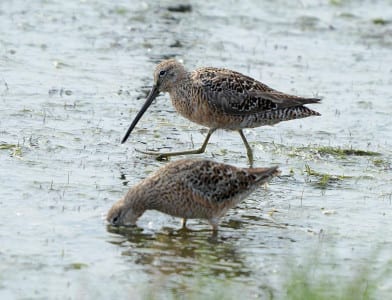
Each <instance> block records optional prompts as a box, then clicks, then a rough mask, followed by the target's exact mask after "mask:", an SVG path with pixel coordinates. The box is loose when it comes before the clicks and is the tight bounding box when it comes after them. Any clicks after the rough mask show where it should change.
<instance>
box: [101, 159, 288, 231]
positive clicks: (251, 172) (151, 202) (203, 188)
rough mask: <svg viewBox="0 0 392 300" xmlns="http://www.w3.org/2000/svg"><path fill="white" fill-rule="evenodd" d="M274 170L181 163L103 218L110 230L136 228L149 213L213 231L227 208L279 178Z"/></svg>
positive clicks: (143, 184)
mask: <svg viewBox="0 0 392 300" xmlns="http://www.w3.org/2000/svg"><path fill="white" fill-rule="evenodd" d="M279 173H280V172H279V170H278V168H277V167H272V168H250V169H247V168H237V167H234V166H230V165H227V164H222V163H216V162H213V161H210V160H197V159H184V160H178V161H175V162H172V163H169V164H167V165H165V166H164V167H162V168H160V169H159V170H158V171H156V172H155V173H153V174H152V175H150V176H149V177H147V178H145V179H144V180H142V181H141V182H139V183H138V184H136V185H135V186H134V187H133V188H131V189H130V190H129V191H128V193H127V194H126V195H125V196H124V197H123V198H122V199H120V200H118V201H117V202H116V203H115V204H114V205H113V206H112V208H111V209H110V210H109V212H108V214H107V221H108V222H109V223H110V224H112V225H114V226H122V225H123V226H127V225H136V221H137V219H138V218H139V217H140V216H141V215H142V214H143V213H144V212H145V211H146V210H149V209H154V210H158V211H161V212H163V213H166V214H169V215H172V216H175V217H181V218H183V227H185V224H186V220H187V219H195V218H197V219H207V220H208V221H209V223H210V224H211V225H212V229H213V231H217V230H218V223H219V219H220V218H221V217H223V216H224V215H225V213H226V212H227V210H228V209H229V208H232V207H234V206H236V205H237V204H238V203H239V202H240V201H241V200H243V199H244V198H245V197H246V196H247V195H249V194H250V193H251V192H252V191H254V190H255V189H256V188H257V187H258V186H260V185H262V184H263V183H266V182H268V181H269V180H270V179H271V178H272V177H274V176H277V175H278V174H279Z"/></svg>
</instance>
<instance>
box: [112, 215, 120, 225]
mask: <svg viewBox="0 0 392 300" xmlns="http://www.w3.org/2000/svg"><path fill="white" fill-rule="evenodd" d="M118 219H119V218H118V216H115V217H114V218H113V219H112V224H113V225H117V222H118Z"/></svg>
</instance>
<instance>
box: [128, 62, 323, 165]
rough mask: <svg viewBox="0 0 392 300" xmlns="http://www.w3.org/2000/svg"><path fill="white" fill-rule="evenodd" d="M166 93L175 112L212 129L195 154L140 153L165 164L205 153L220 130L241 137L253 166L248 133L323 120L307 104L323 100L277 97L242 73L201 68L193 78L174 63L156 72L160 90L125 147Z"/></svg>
mask: <svg viewBox="0 0 392 300" xmlns="http://www.w3.org/2000/svg"><path fill="white" fill-rule="evenodd" d="M160 92H168V93H169V94H170V98H171V101H172V104H173V106H174V107H175V109H176V110H177V111H178V112H179V113H180V114H181V115H182V116H184V117H185V118H187V119H189V120H191V121H193V122H195V123H197V124H200V125H202V126H206V127H208V128H209V131H208V134H207V136H206V138H205V140H204V143H203V145H202V146H201V147H200V148H198V149H195V150H190V151H179V152H170V153H160V152H155V151H139V152H142V153H146V154H150V155H156V156H157V159H164V158H167V157H170V156H174V155H185V154H198V153H203V152H204V151H205V149H206V147H207V144H208V141H209V139H210V137H211V135H212V133H213V132H214V131H215V130H217V129H227V130H235V131H238V132H239V134H240V136H241V138H242V141H243V143H244V144H245V147H246V150H247V156H248V159H249V163H250V166H252V165H253V153H252V149H251V147H250V146H249V144H248V141H247V140H246V138H245V135H244V133H243V129H244V128H254V127H259V126H264V125H274V124H276V123H279V122H281V121H287V120H293V119H300V118H306V117H309V116H319V115H320V114H319V113H318V112H316V111H314V110H311V109H309V108H307V107H305V106H304V105H305V104H310V103H318V102H319V101H320V99H317V98H303V97H298V96H293V95H288V94H285V93H282V92H279V91H276V90H274V89H272V88H270V87H269V86H267V85H265V84H263V83H261V82H259V81H257V80H255V79H253V78H251V77H249V76H246V75H243V74H241V73H238V72H235V71H231V70H227V69H219V68H211V67H206V68H200V69H197V70H195V71H192V72H188V71H187V70H186V69H185V68H184V66H183V65H182V64H181V63H180V62H178V61H176V60H174V59H169V60H164V61H162V62H161V63H160V64H158V65H157V67H156V69H155V72H154V85H153V87H152V89H151V91H150V93H149V95H148V97H147V100H146V102H145V104H144V105H143V107H142V108H141V110H140V111H139V113H138V114H137V115H136V117H135V119H134V120H133V122H132V124H131V126H130V127H129V129H128V131H127V133H126V134H125V136H124V138H123V139H122V141H121V143H124V142H125V141H126V140H127V139H128V137H129V135H130V134H131V132H132V130H133V129H134V127H135V126H136V124H137V123H138V121H139V120H140V118H141V117H142V116H143V114H144V113H145V111H146V110H147V108H148V107H149V106H150V105H151V103H152V102H153V100H154V99H155V98H156V97H157V96H158V95H159V93H160Z"/></svg>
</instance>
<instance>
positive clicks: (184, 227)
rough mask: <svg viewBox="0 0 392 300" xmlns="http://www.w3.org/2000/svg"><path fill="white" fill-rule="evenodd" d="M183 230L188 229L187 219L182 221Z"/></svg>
mask: <svg viewBox="0 0 392 300" xmlns="http://www.w3.org/2000/svg"><path fill="white" fill-rule="evenodd" d="M182 229H183V230H184V229H186V218H183V219H182Z"/></svg>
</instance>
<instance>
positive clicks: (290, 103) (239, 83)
mask: <svg viewBox="0 0 392 300" xmlns="http://www.w3.org/2000/svg"><path fill="white" fill-rule="evenodd" d="M193 76H194V79H196V80H197V82H198V83H199V85H200V89H201V92H202V94H203V96H204V98H205V99H206V100H207V101H208V102H209V104H210V105H212V106H213V107H214V108H215V109H217V110H220V111H222V112H224V113H227V114H232V115H242V114H250V113H258V112H262V111H266V110H271V109H278V108H286V107H294V106H301V105H304V104H308V103H317V102H319V101H320V99H317V98H303V97H297V96H293V95H288V94H284V93H281V92H278V91H276V90H274V89H272V88H270V87H268V86H267V85H265V84H263V83H261V82H259V81H257V80H254V79H253V78H251V77H248V76H246V75H243V74H241V73H238V72H235V71H231V70H226V69H217V68H203V69H199V70H196V71H195V72H194V73H193Z"/></svg>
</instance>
